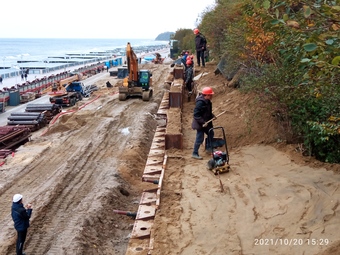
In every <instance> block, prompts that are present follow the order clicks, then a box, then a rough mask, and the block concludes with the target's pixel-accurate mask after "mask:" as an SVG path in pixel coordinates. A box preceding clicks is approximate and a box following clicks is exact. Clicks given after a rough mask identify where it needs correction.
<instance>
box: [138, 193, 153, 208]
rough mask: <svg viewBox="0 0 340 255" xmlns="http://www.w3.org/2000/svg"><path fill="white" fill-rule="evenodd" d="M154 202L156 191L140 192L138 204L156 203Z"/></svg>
mask: <svg viewBox="0 0 340 255" xmlns="http://www.w3.org/2000/svg"><path fill="white" fill-rule="evenodd" d="M156 202H157V193H156V192H148V191H144V192H143V193H142V196H141V199H140V202H139V204H140V205H148V204H156Z"/></svg>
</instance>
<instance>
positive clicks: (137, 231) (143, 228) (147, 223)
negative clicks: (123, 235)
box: [131, 220, 153, 238]
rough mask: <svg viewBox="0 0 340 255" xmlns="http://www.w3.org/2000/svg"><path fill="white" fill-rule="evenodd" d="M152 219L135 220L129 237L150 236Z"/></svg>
mask: <svg viewBox="0 0 340 255" xmlns="http://www.w3.org/2000/svg"><path fill="white" fill-rule="evenodd" d="M152 225H153V220H136V221H135V224H134V225H133V229H132V233H131V238H150V233H151V227H152Z"/></svg>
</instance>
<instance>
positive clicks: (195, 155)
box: [191, 153, 203, 159]
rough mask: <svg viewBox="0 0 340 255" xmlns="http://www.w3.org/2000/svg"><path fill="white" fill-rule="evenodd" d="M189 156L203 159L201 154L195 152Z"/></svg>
mask: <svg viewBox="0 0 340 255" xmlns="http://www.w3.org/2000/svg"><path fill="white" fill-rule="evenodd" d="M191 157H192V158H194V159H203V158H202V157H201V156H199V155H198V154H196V153H193V154H192V156H191Z"/></svg>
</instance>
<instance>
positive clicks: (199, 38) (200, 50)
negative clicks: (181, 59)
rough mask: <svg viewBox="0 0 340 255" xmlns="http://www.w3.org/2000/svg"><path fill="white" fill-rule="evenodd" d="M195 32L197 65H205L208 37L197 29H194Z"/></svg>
mask: <svg viewBox="0 0 340 255" xmlns="http://www.w3.org/2000/svg"><path fill="white" fill-rule="evenodd" d="M194 34H195V45H196V58H197V65H198V66H201V62H202V66H203V67H205V59H204V52H205V51H206V50H207V39H206V38H205V36H204V35H203V34H202V33H201V32H200V31H199V30H198V29H197V28H195V29H194Z"/></svg>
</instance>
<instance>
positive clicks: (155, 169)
mask: <svg viewBox="0 0 340 255" xmlns="http://www.w3.org/2000/svg"><path fill="white" fill-rule="evenodd" d="M162 170H163V168H162V165H161V164H158V165H147V166H145V168H144V172H143V173H144V174H160V173H161V172H162Z"/></svg>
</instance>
